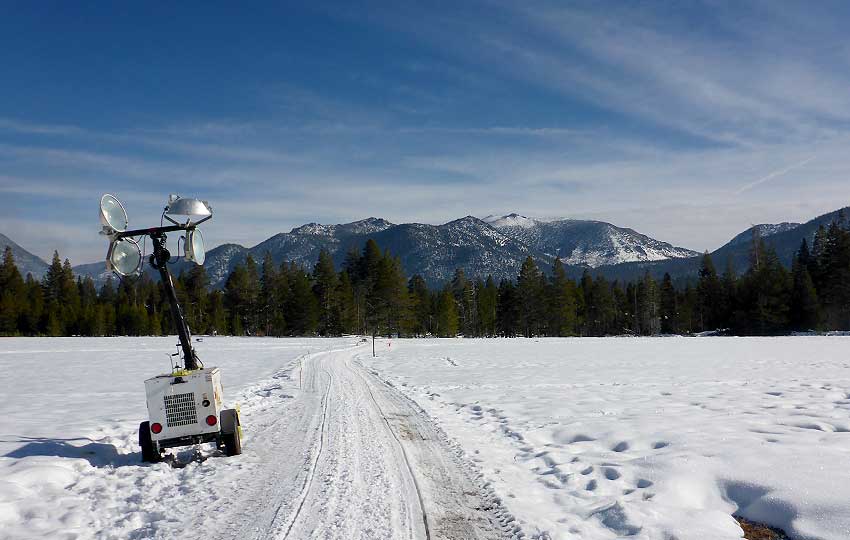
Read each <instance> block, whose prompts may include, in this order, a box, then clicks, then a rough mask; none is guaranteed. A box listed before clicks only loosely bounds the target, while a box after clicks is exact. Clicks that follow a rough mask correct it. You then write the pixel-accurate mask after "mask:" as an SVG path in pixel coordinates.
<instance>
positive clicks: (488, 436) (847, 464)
mask: <svg viewBox="0 0 850 540" xmlns="http://www.w3.org/2000/svg"><path fill="white" fill-rule="evenodd" d="M848 351H850V339H848V338H846V337H787V338H706V339H588V338H585V339H541V340H529V339H511V340H460V339H459V340H416V341H414V340H394V341H393V342H392V345H391V346H390V347H388V346H386V345H384V346H382V347H381V348H379V358H377V359H374V360H373V359H371V358H369V357H368V356H363V357H362V361H363V362H364V363H365V364H366V365H368V366H371V367H372V368H373V369H375V370H377V371H378V372H379V373H380V374H381V375H382V376H383V377H384V378H386V379H388V380H389V381H390V382H391V383H392V384H394V385H395V386H396V387H398V388H400V389H401V390H403V391H404V392H405V393H407V394H408V395H409V396H410V397H412V398H413V399H415V400H416V401H417V402H418V403H419V404H420V405H421V406H422V407H423V408H424V409H425V410H426V411H428V412H429V413H430V414H431V415H432V416H434V417H436V418H437V419H438V421H439V423H440V424H441V425H442V427H443V429H444V430H446V432H447V433H448V434H449V435H450V436H452V437H453V438H455V439H457V440H458V441H459V442H460V443H461V445H462V446H463V447H464V448H465V449H466V453H467V455H468V456H469V457H470V458H471V459H473V460H474V461H476V462H478V464H479V465H480V467H481V469H482V471H483V473H484V475H485V477H486V478H488V479H489V480H490V482H492V485H493V487H494V489H495V490H496V492H497V493H498V494H499V495H500V496H501V497H502V499H503V500H504V502H505V504H506V505H507V507H508V509H509V510H510V511H511V512H512V513H513V514H514V515H516V516H517V518H518V519H519V521H520V522H521V525H522V527H523V529H524V530H525V531H526V532H527V533H529V534H531V535H532V536H533V535H537V536H538V537H540V538H551V539H567V538H572V539H574V538H582V539H583V540H596V539H612V538H620V537H624V536H634V537H637V538H647V539H672V538H676V539H679V540H685V539H700V540H702V539H708V538H711V539H726V538H728V539H733V538H740V537H741V536H742V532H741V529H740V528H739V527H738V525H737V524H736V523H735V521H734V520H733V519H732V517H731V515H732V514H733V513H736V514H739V515H741V516H743V517H745V518H748V519H751V520H754V521H760V522H764V523H767V524H770V525H773V526H776V527H780V528H782V529H785V530H786V531H787V532H789V533H791V534H793V535H795V536H797V537H799V538H811V539H815V538H822V539H835V540H838V539H846V538H848V537H850V393H849V392H850V358H849V357H850V355H848Z"/></svg>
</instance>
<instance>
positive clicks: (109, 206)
mask: <svg viewBox="0 0 850 540" xmlns="http://www.w3.org/2000/svg"><path fill="white" fill-rule="evenodd" d="M100 222H101V224H103V230H104V232H105V233H106V234H112V233H114V232H124V231H126V230H127V225H128V224H129V220H128V219H127V211H126V210H124V205H123V204H121V201H119V200H118V199H117V198H116V197H115V196H114V195H110V194H109V193H106V194H105V195H103V197H101V198H100Z"/></svg>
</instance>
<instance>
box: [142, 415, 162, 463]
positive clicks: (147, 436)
mask: <svg viewBox="0 0 850 540" xmlns="http://www.w3.org/2000/svg"><path fill="white" fill-rule="evenodd" d="M139 446H141V447H142V461H144V462H145V463H159V462H160V461H162V456H161V455H160V453H159V451H158V450H157V449H156V446H155V445H154V443H153V440H152V439H151V426H150V422H142V423H141V424H139Z"/></svg>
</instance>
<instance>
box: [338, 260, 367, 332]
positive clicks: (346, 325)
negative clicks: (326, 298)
mask: <svg viewBox="0 0 850 540" xmlns="http://www.w3.org/2000/svg"><path fill="white" fill-rule="evenodd" d="M337 281H338V284H337V292H336V297H337V299H338V302H339V311H340V315H339V318H340V328H341V331H342V332H343V333H345V334H356V333H357V332H359V331H360V328H361V327H360V325H359V320H358V315H357V299H356V298H355V295H354V285H353V284H352V283H351V274H349V273H348V272H347V271H342V272H340V273H339V279H338V280H337Z"/></svg>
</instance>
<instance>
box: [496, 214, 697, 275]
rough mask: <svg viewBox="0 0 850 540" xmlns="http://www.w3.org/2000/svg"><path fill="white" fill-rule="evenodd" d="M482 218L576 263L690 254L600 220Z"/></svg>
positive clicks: (532, 245) (591, 264) (515, 216)
mask: <svg viewBox="0 0 850 540" xmlns="http://www.w3.org/2000/svg"><path fill="white" fill-rule="evenodd" d="M484 220H485V221H486V222H487V223H489V224H490V225H492V226H493V227H496V228H498V229H499V230H500V231H502V232H504V233H505V234H507V235H508V236H510V237H512V238H514V239H515V240H517V241H519V242H522V243H523V244H525V245H527V246H529V247H530V248H532V249H534V250H537V251H540V252H542V253H545V254H547V255H549V256H551V257H561V259H562V260H563V261H564V262H565V263H567V264H572V265H576V266H589V267H592V268H595V267H597V266H602V265H607V264H619V263H623V262H634V261H658V260H664V259H676V258H685V257H694V256H696V255H698V253H696V252H695V251H692V250H690V249H685V248H680V247H676V246H673V245H671V244H668V243H667V242H661V241H659V240H655V239H653V238H650V237H648V236H646V235H644V234H640V233H638V232H636V231H634V230H632V229H627V228H623V227H617V226H615V225H612V224H610V223H605V222H603V221H589V220H578V219H561V220H554V221H543V220H537V219H532V218H528V217H525V216H521V215H519V214H507V215H504V216H487V217H486V218H484Z"/></svg>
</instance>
